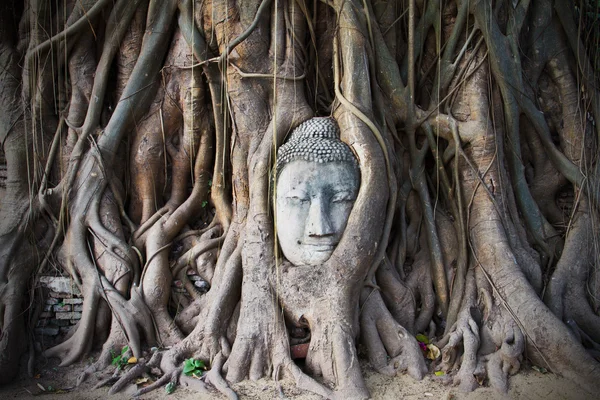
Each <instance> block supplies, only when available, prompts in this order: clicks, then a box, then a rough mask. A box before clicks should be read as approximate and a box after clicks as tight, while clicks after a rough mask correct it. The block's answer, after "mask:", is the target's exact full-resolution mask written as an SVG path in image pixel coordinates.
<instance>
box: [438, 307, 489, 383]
mask: <svg viewBox="0 0 600 400" xmlns="http://www.w3.org/2000/svg"><path fill="white" fill-rule="evenodd" d="M479 342H480V340H479V327H478V326H477V322H475V320H474V319H473V318H472V317H471V315H470V313H469V311H468V308H467V309H466V310H463V311H462V312H461V314H460V315H459V319H458V321H457V322H456V325H455V326H454V328H453V329H452V330H451V331H450V334H449V337H448V339H447V344H446V345H445V346H444V347H443V349H442V363H441V370H442V371H445V372H446V373H449V372H451V371H452V370H453V369H454V367H455V364H456V363H458V362H460V357H458V352H459V348H460V345H461V343H462V347H463V356H462V363H461V364H460V369H459V370H458V372H457V373H456V375H455V376H454V384H455V385H458V386H459V389H460V390H461V391H463V392H472V391H473V390H475V389H476V388H477V387H478V386H479V383H478V382H477V379H476V377H475V376H476V372H477V371H476V370H477V350H478V349H479Z"/></svg>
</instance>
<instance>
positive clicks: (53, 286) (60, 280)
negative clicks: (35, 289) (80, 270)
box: [40, 276, 80, 297]
mask: <svg viewBox="0 0 600 400" xmlns="http://www.w3.org/2000/svg"><path fill="white" fill-rule="evenodd" d="M40 283H41V284H42V285H43V286H45V287H47V288H48V289H50V290H51V291H53V292H63V293H72V294H80V292H79V289H78V288H77V286H76V285H75V283H74V282H73V279H71V278H66V277H63V276H42V277H40ZM53 297H54V296H53ZM69 297H70V296H69Z"/></svg>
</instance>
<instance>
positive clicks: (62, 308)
mask: <svg viewBox="0 0 600 400" xmlns="http://www.w3.org/2000/svg"><path fill="white" fill-rule="evenodd" d="M72 309H73V306H72V305H70V304H63V305H55V306H53V310H54V311H56V312H69V311H71V310H72Z"/></svg>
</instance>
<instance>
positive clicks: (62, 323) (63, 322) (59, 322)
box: [51, 319, 70, 327]
mask: <svg viewBox="0 0 600 400" xmlns="http://www.w3.org/2000/svg"><path fill="white" fill-rule="evenodd" d="M51 321H52V323H53V324H54V325H57V326H59V327H60V326H69V325H70V324H69V320H67V319H53V320H51Z"/></svg>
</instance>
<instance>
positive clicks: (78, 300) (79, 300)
mask: <svg viewBox="0 0 600 400" xmlns="http://www.w3.org/2000/svg"><path fill="white" fill-rule="evenodd" d="M63 303H65V304H82V303H83V299H82V298H81V297H73V298H72V299H64V300H63Z"/></svg>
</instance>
